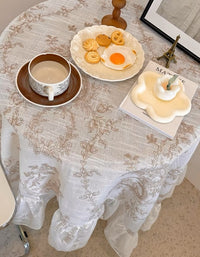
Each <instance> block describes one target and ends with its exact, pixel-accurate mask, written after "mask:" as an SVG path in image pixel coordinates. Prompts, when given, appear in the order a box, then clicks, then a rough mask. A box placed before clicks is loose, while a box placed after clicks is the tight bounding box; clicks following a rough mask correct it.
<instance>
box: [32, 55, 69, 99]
mask: <svg viewBox="0 0 200 257" xmlns="http://www.w3.org/2000/svg"><path fill="white" fill-rule="evenodd" d="M28 74H29V84H30V87H31V88H32V89H33V91H35V92H36V93H37V94H39V95H42V96H45V97H48V99H49V101H53V100H54V97H55V96H57V95H60V94H62V93H63V92H64V91H65V90H67V88H68V86H69V82H70V74H71V66H70V64H69V62H68V61H67V60H66V59H65V58H64V57H63V56H61V55H59V54H55V53H41V54H39V55H37V56H35V57H34V58H33V59H32V60H31V61H30V62H29V64H28Z"/></svg>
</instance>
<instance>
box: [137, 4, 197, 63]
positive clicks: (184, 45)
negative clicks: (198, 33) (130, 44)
mask: <svg viewBox="0 0 200 257" xmlns="http://www.w3.org/2000/svg"><path fill="white" fill-rule="evenodd" d="M161 2H162V0H149V2H148V3H147V5H146V7H145V9H144V11H143V13H142V15H141V17H140V20H141V21H142V22H144V23H145V24H147V25H148V26H149V27H151V28H152V29H154V30H155V31H156V32H158V33H159V34H160V35H162V36H163V37H164V38H166V39H167V40H169V41H170V42H172V43H173V42H174V40H175V39H176V37H177V36H178V35H180V40H179V41H178V44H177V47H178V48H180V49H181V50H183V51H184V52H185V53H187V54H188V55H189V56H191V57H192V58H194V59H195V60H196V61H197V62H198V63H200V43H199V42H197V41H196V40H194V39H193V38H192V37H190V36H189V35H187V34H185V33H184V32H183V31H181V30H180V29H179V28H177V27H176V26H174V25H173V24H171V23H170V22H169V21H167V20H166V19H164V18H163V17H161V16H160V15H158V14H157V13H156V10H157V7H158V6H159V5H160V4H161ZM160 21H162V22H160ZM162 26H163V28H162ZM164 28H172V29H171V30H170V31H166V30H165V29H164Z"/></svg>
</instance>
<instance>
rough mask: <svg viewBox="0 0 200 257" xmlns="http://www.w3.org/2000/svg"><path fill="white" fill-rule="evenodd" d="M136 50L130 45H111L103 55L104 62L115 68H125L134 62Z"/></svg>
mask: <svg viewBox="0 0 200 257" xmlns="http://www.w3.org/2000/svg"><path fill="white" fill-rule="evenodd" d="M135 60H136V52H135V50H133V49H131V48H130V47H126V46H117V45H111V46H109V47H107V48H106V49H105V50H104V52H103V54H102V55H101V61H102V63H103V64H104V65H105V66H107V67H109V68H111V69H114V70H124V69H127V68H129V67H130V66H132V65H133V64H134V62H135Z"/></svg>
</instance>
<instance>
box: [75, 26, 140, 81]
mask: <svg viewBox="0 0 200 257" xmlns="http://www.w3.org/2000/svg"><path fill="white" fill-rule="evenodd" d="M115 30H120V31H121V32H122V33H123V37H124V39H125V44H124V46H127V47H131V48H132V49H134V50H135V51H136V55H137V58H136V61H135V63H134V65H133V66H131V67H130V68H128V69H125V70H123V71H116V70H112V69H110V68H108V67H106V66H105V65H103V64H102V63H101V62H99V63H97V64H90V63H88V62H86V61H85V59H84V55H85V53H86V51H85V50H84V49H83V47H82V42H83V41H84V40H86V39H88V38H94V39H95V38H96V36H97V35H98V34H106V35H108V36H111V34H112V32H113V31H115ZM104 49H105V47H102V46H100V47H99V48H98V52H99V54H100V55H101V54H102V53H103V51H104ZM70 52H71V56H72V58H73V60H74V62H75V63H76V65H77V66H78V67H79V68H81V69H82V70H83V71H84V72H85V73H87V74H88V75H90V76H92V77H94V78H97V79H100V80H105V81H111V82H114V81H123V80H126V79H129V78H132V77H133V76H135V75H136V74H137V73H138V72H139V71H140V69H141V68H142V66H143V63H144V51H143V49H142V46H141V44H140V43H139V42H138V40H137V39H136V38H134V37H133V36H132V35H131V34H130V33H129V32H126V31H124V30H122V29H119V28H115V27H112V26H106V25H94V26H92V27H87V28H85V29H83V30H81V31H79V32H78V33H77V34H76V35H75V36H74V38H73V39H72V41H71V47H70Z"/></svg>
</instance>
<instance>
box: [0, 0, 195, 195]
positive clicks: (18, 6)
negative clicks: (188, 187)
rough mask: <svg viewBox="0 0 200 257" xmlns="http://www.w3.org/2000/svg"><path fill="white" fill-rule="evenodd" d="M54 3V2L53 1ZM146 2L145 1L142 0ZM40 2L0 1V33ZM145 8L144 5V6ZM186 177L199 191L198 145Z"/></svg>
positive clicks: (37, 0)
mask: <svg viewBox="0 0 200 257" xmlns="http://www.w3.org/2000/svg"><path fill="white" fill-rule="evenodd" d="M55 1H56V0H55ZM143 1H144V2H147V1H146V0H143ZM40 2H43V1H42V0H0V33H1V32H2V30H3V29H4V28H5V27H6V26H7V25H8V24H9V22H10V21H12V19H14V18H15V17H16V16H17V15H19V14H20V13H22V12H23V11H25V10H26V9H28V8H29V7H31V6H33V5H36V4H38V3H40ZM144 6H145V4H144ZM186 177H187V179H188V180H190V182H191V183H192V184H194V185H195V187H196V188H198V189H199V190H200V145H199V147H198V148H197V150H196V152H195V154H194V156H193V157H192V159H191V161H190V162H189V165H188V171H187V174H186Z"/></svg>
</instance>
